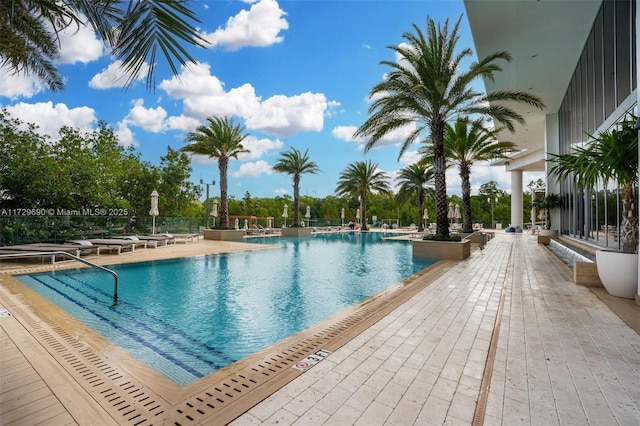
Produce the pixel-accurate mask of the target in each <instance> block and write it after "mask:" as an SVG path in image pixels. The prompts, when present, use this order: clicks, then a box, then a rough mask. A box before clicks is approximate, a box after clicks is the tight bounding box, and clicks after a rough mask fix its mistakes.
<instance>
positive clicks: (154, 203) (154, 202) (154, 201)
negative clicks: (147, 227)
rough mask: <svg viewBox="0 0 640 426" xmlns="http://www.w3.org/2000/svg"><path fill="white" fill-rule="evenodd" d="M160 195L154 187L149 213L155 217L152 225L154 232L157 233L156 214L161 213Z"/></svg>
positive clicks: (152, 231)
mask: <svg viewBox="0 0 640 426" xmlns="http://www.w3.org/2000/svg"><path fill="white" fill-rule="evenodd" d="M158 197H159V195H158V191H156V190H155V189H154V190H153V192H152V193H151V210H149V214H150V215H151V217H152V218H153V219H152V225H151V233H152V234H155V233H156V216H159V215H160V212H159V211H158Z"/></svg>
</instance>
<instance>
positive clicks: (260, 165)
mask: <svg viewBox="0 0 640 426" xmlns="http://www.w3.org/2000/svg"><path fill="white" fill-rule="evenodd" d="M272 173H273V169H272V168H271V166H270V165H269V164H268V163H267V162H266V161H262V160H260V161H255V162H248V163H243V164H242V165H241V166H240V168H239V169H238V171H237V172H234V173H232V174H231V176H233V177H234V178H239V177H245V176H250V177H258V176H260V175H270V174H272Z"/></svg>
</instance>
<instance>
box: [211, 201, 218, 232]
mask: <svg viewBox="0 0 640 426" xmlns="http://www.w3.org/2000/svg"><path fill="white" fill-rule="evenodd" d="M211 217H213V227H214V228H215V227H216V217H218V200H216V199H215V198H214V200H213V209H211Z"/></svg>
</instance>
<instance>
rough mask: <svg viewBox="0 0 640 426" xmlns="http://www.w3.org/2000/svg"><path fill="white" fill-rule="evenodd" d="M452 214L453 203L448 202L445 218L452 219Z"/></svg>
mask: <svg viewBox="0 0 640 426" xmlns="http://www.w3.org/2000/svg"><path fill="white" fill-rule="evenodd" d="M454 214H455V213H454V211H453V203H449V212H448V213H447V219H449V220H453V217H454Z"/></svg>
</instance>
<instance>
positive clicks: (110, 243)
mask: <svg viewBox="0 0 640 426" xmlns="http://www.w3.org/2000/svg"><path fill="white" fill-rule="evenodd" d="M78 241H89V242H91V244H93V245H96V246H101V247H105V248H108V249H109V250H115V251H116V252H117V253H118V254H121V253H122V251H123V250H125V249H129V250H130V251H135V249H136V247H137V246H139V245H141V244H140V243H144V244H143V245H144V246H145V247H146V244H147V243H146V242H144V241H133V240H124V239H120V238H95V239H91V240H73V241H70V242H78Z"/></svg>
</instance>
